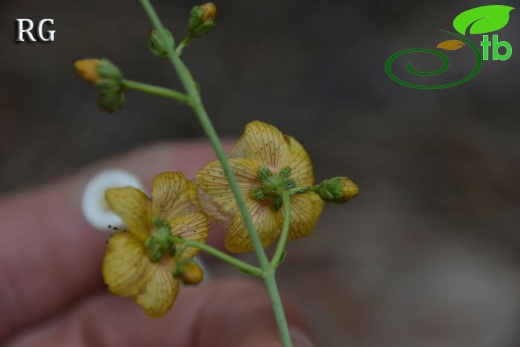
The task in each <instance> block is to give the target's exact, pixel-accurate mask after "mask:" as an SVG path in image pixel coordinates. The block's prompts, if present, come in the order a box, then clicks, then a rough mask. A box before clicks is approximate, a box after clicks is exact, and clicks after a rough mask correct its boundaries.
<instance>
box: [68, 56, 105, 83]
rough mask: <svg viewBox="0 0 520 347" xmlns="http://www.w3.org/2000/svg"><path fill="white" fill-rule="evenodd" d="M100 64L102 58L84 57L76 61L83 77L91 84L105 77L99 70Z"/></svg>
mask: <svg viewBox="0 0 520 347" xmlns="http://www.w3.org/2000/svg"><path fill="white" fill-rule="evenodd" d="M100 64H101V59H83V60H78V61H76V62H75V63H74V67H75V68H76V72H77V73H78V75H79V77H81V79H83V80H84V81H85V82H87V83H89V84H95V83H96V82H98V81H99V80H101V79H102V78H103V77H101V74H100V73H99V72H98V71H97V68H98V67H99V65H100Z"/></svg>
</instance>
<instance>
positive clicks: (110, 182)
mask: <svg viewBox="0 0 520 347" xmlns="http://www.w3.org/2000/svg"><path fill="white" fill-rule="evenodd" d="M126 186H131V187H135V188H137V189H140V190H142V191H144V189H143V185H142V183H141V181H140V180H139V178H137V176H135V175H134V174H132V173H130V172H128V171H125V170H121V169H106V170H103V171H101V172H99V173H98V174H96V175H95V176H94V177H92V178H91V179H90V180H89V181H88V183H87V185H86V186H85V189H84V190H83V197H82V201H81V209H82V211H83V216H84V217H85V219H86V220H87V222H88V223H89V224H90V225H92V226H93V227H94V228H95V229H97V230H99V231H100V232H104V233H112V232H114V230H113V229H114V228H120V229H124V228H125V227H126V226H125V224H124V223H123V221H122V220H121V218H119V216H118V215H116V214H115V213H113V212H112V211H110V209H109V208H108V204H107V202H106V201H105V191H106V190H107V189H109V188H117V187H126ZM109 226H110V227H109Z"/></svg>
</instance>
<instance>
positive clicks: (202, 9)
mask: <svg viewBox="0 0 520 347" xmlns="http://www.w3.org/2000/svg"><path fill="white" fill-rule="evenodd" d="M216 20H217V7H216V6H215V4H213V3H212V2H207V3H205V4H202V5H199V6H195V7H194V8H192V10H191V12H190V16H189V20H188V29H189V31H190V34H191V35H192V36H195V37H199V36H202V35H205V34H207V33H208V32H209V31H210V30H211V29H213V27H214V26H215V22H216Z"/></svg>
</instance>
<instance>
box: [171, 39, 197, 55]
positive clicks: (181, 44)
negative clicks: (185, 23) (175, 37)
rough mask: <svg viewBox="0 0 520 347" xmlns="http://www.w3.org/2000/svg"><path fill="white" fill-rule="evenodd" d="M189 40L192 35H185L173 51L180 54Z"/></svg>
mask: <svg viewBox="0 0 520 347" xmlns="http://www.w3.org/2000/svg"><path fill="white" fill-rule="evenodd" d="M191 40H193V36H191V35H188V36H186V37H185V38H184V40H182V41H181V43H179V45H178V46H177V48H176V49H175V53H177V54H178V55H179V56H180V55H181V54H182V51H183V50H184V48H185V47H186V46H188V45H189V44H190V42H191Z"/></svg>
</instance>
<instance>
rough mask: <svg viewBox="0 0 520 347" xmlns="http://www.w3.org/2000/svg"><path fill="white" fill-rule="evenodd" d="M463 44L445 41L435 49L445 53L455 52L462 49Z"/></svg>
mask: <svg viewBox="0 0 520 347" xmlns="http://www.w3.org/2000/svg"><path fill="white" fill-rule="evenodd" d="M464 45H465V43H464V42H462V41H460V40H447V41H443V42H441V43H439V44H438V45H437V48H441V49H444V50H446V51H456V50H457V49H461V48H462V47H464Z"/></svg>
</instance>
